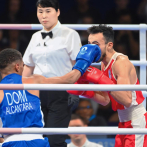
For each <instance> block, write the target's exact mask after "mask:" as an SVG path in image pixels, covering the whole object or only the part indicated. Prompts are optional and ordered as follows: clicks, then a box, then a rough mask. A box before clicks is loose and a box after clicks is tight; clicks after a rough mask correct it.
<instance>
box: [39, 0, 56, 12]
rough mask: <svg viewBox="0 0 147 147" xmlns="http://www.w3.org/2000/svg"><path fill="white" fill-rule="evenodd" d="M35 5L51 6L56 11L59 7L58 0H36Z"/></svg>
mask: <svg viewBox="0 0 147 147" xmlns="http://www.w3.org/2000/svg"><path fill="white" fill-rule="evenodd" d="M36 6H37V7H41V8H45V7H52V8H54V9H55V10H56V11H58V9H59V2H58V0H38V1H37V3H36Z"/></svg>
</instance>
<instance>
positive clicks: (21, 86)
mask: <svg viewBox="0 0 147 147" xmlns="http://www.w3.org/2000/svg"><path fill="white" fill-rule="evenodd" d="M5 89H7V90H80V91H83V90H93V91H134V90H135V91H146V90H147V85H126V84H124V85H116V84H114V85H109V84H76V85H75V84H9V85H8V84H0V90H5Z"/></svg>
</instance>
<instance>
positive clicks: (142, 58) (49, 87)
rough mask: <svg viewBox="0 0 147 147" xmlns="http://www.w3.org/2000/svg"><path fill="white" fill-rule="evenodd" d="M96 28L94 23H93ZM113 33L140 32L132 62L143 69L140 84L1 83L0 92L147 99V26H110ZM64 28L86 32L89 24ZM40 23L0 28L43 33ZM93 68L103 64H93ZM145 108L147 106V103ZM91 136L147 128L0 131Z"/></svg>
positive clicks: (141, 131)
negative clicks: (138, 94) (139, 95)
mask: <svg viewBox="0 0 147 147" xmlns="http://www.w3.org/2000/svg"><path fill="white" fill-rule="evenodd" d="M93 25H94V24H93ZM108 25H109V26H112V27H113V29H114V30H132V31H133V30H134V31H135V30H138V31H139V32H140V33H139V35H140V61H138V60H136V61H135V60H133V61H131V62H132V63H133V64H134V66H140V85H87V84H82V85H76V86H75V85H74V84H15V85H14V84H11V85H7V84H1V85H0V90H4V89H18V90H19V89H21V90H93V91H129V90H136V91H140V90H141V91H143V95H144V97H146V96H147V92H146V90H147V85H146V66H147V61H146V30H147V25H146V24H139V25H111V24H108ZM65 26H67V27H69V28H72V29H75V30H87V28H89V27H91V26H92V24H90V25H75V24H74V25H69V24H65ZM42 28H43V26H42V25H40V24H0V29H8V30H40V29H42ZM93 65H100V64H98V63H94V64H93ZM143 105H144V106H145V107H146V101H144V103H143ZM3 133H4V134H5V133H6V134H7V133H9V134H13V133H15V134H89V135H106V134H107V135H108V134H109V135H114V134H147V129H142V128H140V129H129V128H128V129H124V128H123V129H120V128H117V127H74V128H72V127H69V128H0V134H3Z"/></svg>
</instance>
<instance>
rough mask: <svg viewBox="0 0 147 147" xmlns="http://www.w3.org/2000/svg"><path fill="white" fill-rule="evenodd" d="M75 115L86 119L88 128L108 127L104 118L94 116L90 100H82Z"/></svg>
mask: <svg viewBox="0 0 147 147" xmlns="http://www.w3.org/2000/svg"><path fill="white" fill-rule="evenodd" d="M75 113H76V114H78V115H79V116H80V117H82V118H83V119H85V121H87V124H88V126H107V123H106V121H105V119H104V118H103V117H102V116H96V115H95V114H94V110H93V107H92V105H91V102H90V100H88V99H80V101H79V105H78V108H77V109H76V111H75Z"/></svg>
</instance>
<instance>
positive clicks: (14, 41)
mask: <svg viewBox="0 0 147 147" xmlns="http://www.w3.org/2000/svg"><path fill="white" fill-rule="evenodd" d="M2 44H3V46H5V48H13V49H17V50H18V51H20V52H21V54H22V55H23V54H24V52H25V50H26V47H27V44H28V40H27V39H26V37H25V36H24V35H23V34H22V32H21V31H20V30H9V31H8V37H4V38H3V39H2Z"/></svg>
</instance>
